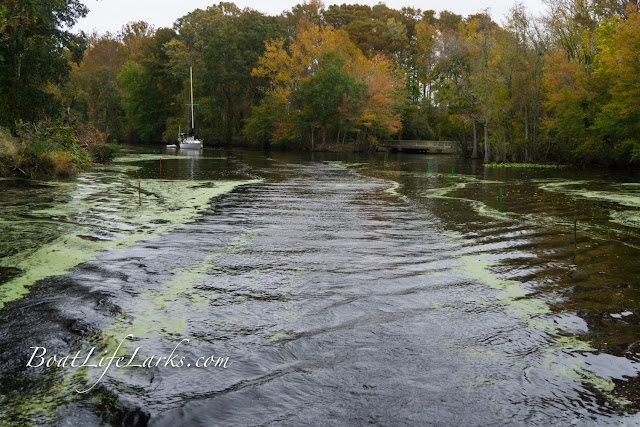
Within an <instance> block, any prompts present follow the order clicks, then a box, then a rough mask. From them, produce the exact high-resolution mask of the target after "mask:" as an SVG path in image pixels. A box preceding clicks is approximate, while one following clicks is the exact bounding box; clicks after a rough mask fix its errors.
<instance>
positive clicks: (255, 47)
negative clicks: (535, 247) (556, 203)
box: [0, 0, 640, 177]
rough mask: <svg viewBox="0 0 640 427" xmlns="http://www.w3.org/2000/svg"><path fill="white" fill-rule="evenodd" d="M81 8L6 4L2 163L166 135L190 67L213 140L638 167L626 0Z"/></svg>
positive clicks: (54, 160)
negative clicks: (154, 12)
mask: <svg viewBox="0 0 640 427" xmlns="http://www.w3.org/2000/svg"><path fill="white" fill-rule="evenodd" d="M25 4H28V6H29V7H24V5H25ZM87 13H88V9H87V7H86V6H85V5H83V4H82V3H81V2H79V1H76V0H73V1H67V2H57V3H50V2H49V3H47V2H45V3H42V2H37V1H35V0H23V1H22V0H21V1H17V0H8V1H7V2H4V3H3V4H2V5H0V88H1V89H2V90H1V91H0V127H2V128H3V129H4V130H3V131H2V133H1V146H0V162H1V163H0V175H5V176H7V175H10V176H16V175H17V176H33V177H35V176H47V175H65V174H70V173H73V171H74V170H77V169H79V168H82V167H84V166H85V165H87V164H89V163H90V162H92V161H104V160H105V159H107V158H108V157H109V156H110V154H109V153H110V152H111V151H112V148H109V144H107V143H106V139H107V138H108V139H109V140H116V141H129V142H153V141H164V142H166V143H173V142H175V139H176V136H177V135H178V133H179V131H183V132H184V131H188V120H187V116H188V114H187V108H186V107H185V105H186V104H187V103H188V94H189V78H188V77H189V72H188V70H189V68H190V67H193V68H194V71H195V72H194V75H195V76H196V77H195V78H194V81H193V86H194V92H195V96H196V99H197V104H198V106H197V109H196V115H197V120H196V122H197V123H199V124H200V127H199V128H197V129H195V130H194V131H195V134H196V135H197V136H198V137H199V138H202V139H203V140H204V141H205V145H206V146H208V147H223V146H224V147H239V148H254V149H278V150H310V151H336V152H341V151H367V150H369V151H376V150H378V149H379V142H378V141H382V140H386V139H405V140H411V139H413V140H416V139H417V140H439V141H440V140H450V141H454V142H455V143H456V144H457V145H458V148H459V150H460V152H461V154H462V155H463V156H465V157H469V158H472V159H482V160H483V162H484V163H485V164H492V163H496V164H499V165H503V164H504V165H506V164H511V166H510V167H518V166H516V165H518V164H529V165H530V164H573V165H599V166H609V167H611V166H616V167H620V166H622V167H637V165H638V164H639V163H640V128H639V125H638V123H640V120H639V119H638V118H639V117H640V104H639V103H638V102H637V99H638V98H639V97H640V80H638V78H637V76H638V75H639V74H640V64H639V63H638V61H637V58H638V57H639V56H640V13H639V6H638V3H637V2H636V1H629V0H589V1H586V2H585V1H582V0H558V1H552V2H548V10H547V12H546V13H545V14H544V15H541V16H532V15H531V14H529V13H528V11H527V10H526V8H525V6H524V4H523V3H518V2H515V3H514V5H513V7H512V9H511V10H510V12H509V14H508V15H507V16H506V17H505V18H504V19H503V21H502V22H500V23H498V22H496V21H494V20H493V18H492V17H491V15H490V14H489V11H488V9H485V10H483V11H481V12H479V13H476V14H472V15H469V16H462V15H458V14H455V13H452V12H449V11H446V10H443V11H434V10H420V9H416V8H412V7H404V8H399V9H393V8H389V7H387V6H386V5H384V4H383V3H380V4H378V5H376V6H367V5H358V4H353V5H347V4H342V5H328V6H325V4H323V3H322V2H320V1H319V0H307V1H304V2H303V3H301V4H298V5H296V6H294V7H293V8H292V9H291V10H289V11H285V12H283V13H282V14H280V15H277V16H269V15H265V14H263V13H260V12H258V11H256V10H253V9H250V8H245V9H240V8H239V7H237V6H236V5H235V4H233V3H229V2H222V3H219V4H217V5H212V6H210V7H208V8H206V9H204V10H203V9H196V10H194V11H192V12H190V13H188V14H186V15H184V16H182V17H179V18H178V19H177V20H176V21H175V23H174V25H173V26H172V27H171V28H154V27H153V26H151V25H149V24H148V23H146V22H144V21H138V22H130V23H128V24H127V25H125V26H124V27H123V28H122V29H121V30H120V31H118V32H116V33H106V34H97V33H94V34H91V35H86V34H84V33H82V32H79V33H74V32H73V31H72V30H71V29H72V28H73V26H74V24H75V23H76V22H77V21H78V19H80V18H82V17H84V16H86V14H87ZM94 139H95V140H94ZM491 167H506V166H491ZM520 167H524V166H520ZM527 167H531V166H527Z"/></svg>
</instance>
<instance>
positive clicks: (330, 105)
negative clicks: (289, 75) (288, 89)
mask: <svg viewBox="0 0 640 427" xmlns="http://www.w3.org/2000/svg"><path fill="white" fill-rule="evenodd" d="M344 64H345V58H344V57H343V56H342V55H340V54H336V53H335V52H326V53H325V54H324V55H323V56H322V59H321V61H320V67H319V70H318V73H317V74H315V75H314V76H312V77H311V78H309V79H307V80H303V81H302V82H301V83H300V87H299V88H298V90H297V91H296V92H295V93H294V100H295V101H296V104H297V108H298V109H299V110H300V113H299V115H298V121H299V122H301V123H302V126H303V127H310V129H311V135H312V138H311V149H313V148H314V138H313V134H314V128H315V127H316V126H317V127H319V128H320V129H321V130H322V143H323V144H324V143H325V142H326V139H327V129H328V128H329V127H330V126H334V127H336V128H341V127H342V126H341V122H342V121H343V116H348V115H345V114H344V113H346V112H347V110H353V109H358V107H357V105H358V104H361V103H362V102H363V101H364V98H365V96H366V90H367V87H366V85H365V84H364V83H362V82H358V81H357V80H356V79H355V78H354V77H353V76H352V75H350V74H349V73H348V72H347V71H346V70H345V69H344Z"/></svg>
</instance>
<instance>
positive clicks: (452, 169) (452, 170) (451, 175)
mask: <svg viewBox="0 0 640 427" xmlns="http://www.w3.org/2000/svg"><path fill="white" fill-rule="evenodd" d="M451 178H453V167H452V168H451Z"/></svg>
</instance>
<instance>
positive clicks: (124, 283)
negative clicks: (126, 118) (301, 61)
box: [0, 148, 640, 426]
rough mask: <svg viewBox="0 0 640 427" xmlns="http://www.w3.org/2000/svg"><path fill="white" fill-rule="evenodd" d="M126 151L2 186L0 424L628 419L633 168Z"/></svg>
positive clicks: (639, 198) (635, 203)
mask: <svg viewBox="0 0 640 427" xmlns="http://www.w3.org/2000/svg"><path fill="white" fill-rule="evenodd" d="M126 154H127V155H125V156H124V157H122V158H120V159H119V160H118V161H117V162H116V163H115V164H114V165H113V166H111V167H108V168H103V169H97V170H93V171H90V172H86V173H83V174H81V175H80V176H78V177H76V178H72V179H68V180H56V181H42V182H22V181H15V180H4V181H0V190H1V192H0V231H1V233H0V256H2V259H0V305H2V308H0V350H1V355H0V424H8V425H12V424H15V425H24V424H41V425H96V424H105V423H106V424H115V425H119V424H123V425H134V424H139V425H144V424H147V423H150V424H152V425H161V426H165V425H166V426H175V425H292V426H298V425H310V424H314V425H317V424H322V425H361V424H380V425H496V424H507V425H525V424H526V425H549V424H554V425H572V424H575V425H637V424H638V423H640V415H639V413H638V412H639V409H640V380H639V379H640V376H639V371H640V327H639V324H640V317H639V316H640V294H639V293H640V283H639V280H638V279H639V278H640V262H639V260H640V183H639V181H638V177H637V176H629V175H623V174H620V175H617V176H616V175H614V176H612V175H611V173H609V172H598V171H572V170H569V169H546V168H545V169H522V168H509V169H506V168H486V167H483V166H482V164H481V163H472V162H470V161H468V160H462V159H457V158H454V157H446V156H440V157H438V156H426V155H409V154H392V155H390V156H389V160H388V162H387V163H386V164H384V162H383V161H382V156H368V155H335V154H325V155H320V154H314V155H311V154H306V155H302V154H288V153H271V154H269V155H265V154H262V153H252V152H222V151H209V150H205V151H204V152H203V154H202V155H200V156H197V157H196V156H188V155H187V156H182V155H176V154H175V153H170V152H166V151H164V150H161V149H142V148H135V149H134V148H129V151H128V152H127V153H126ZM160 158H162V175H160ZM452 167H453V168H454V176H453V178H452V176H451V169H452ZM138 185H140V189H141V194H140V198H139V195H138ZM500 188H502V191H503V197H504V198H503V205H502V212H501V211H500V199H499V191H500ZM574 220H575V221H577V246H578V247H577V249H576V248H574ZM127 337H128V338H127ZM185 339H188V340H189V341H188V342H186V341H184V340H185ZM121 341H124V342H123V344H122V345H121V346H120V349H119V351H118V353H117V354H118V355H119V356H126V359H123V361H121V365H125V364H126V362H125V361H126V360H130V358H131V357H132V355H133V354H134V353H135V356H134V360H133V362H131V363H130V364H131V365H133V364H142V363H143V361H144V360H145V359H147V362H146V363H145V366H141V367H136V366H129V367H124V366H120V367H117V366H116V365H115V363H114V364H112V365H111V366H110V367H109V369H107V370H106V373H105V374H104V376H102V374H103V372H104V371H105V367H104V366H105V365H106V363H107V362H104V364H103V366H102V367H88V366H84V367H80V366H79V365H80V364H81V362H82V360H84V358H85V356H86V355H87V354H88V353H89V352H90V351H91V349H92V348H93V349H94V353H93V354H92V357H91V358H90V361H89V362H88V363H95V364H97V363H98V362H99V360H100V357H102V356H105V354H106V355H107V356H109V355H112V354H114V352H116V350H118V345H119V343H120V342H121ZM32 347H41V348H42V349H37V348H36V349H34V348H32ZM44 348H46V351H47V354H46V355H45V356H44V358H41V357H38V356H34V358H33V359H32V365H37V364H38V363H41V362H44V361H45V360H51V359H49V358H50V357H51V356H53V355H54V354H55V355H56V356H57V359H56V362H57V365H60V366H56V363H53V366H50V367H47V366H45V365H42V366H38V367H33V366H32V367H27V366H26V365H27V362H29V360H30V358H31V357H32V356H33V355H34V352H40V353H36V354H38V355H39V354H42V352H43V351H44ZM136 349H137V353H136ZM172 351H173V355H174V358H173V359H171V362H173V363H174V364H175V365H172V364H171V363H169V361H168V360H167V359H161V361H160V362H159V363H158V362H157V359H158V357H160V356H165V357H168V356H170V355H171V354H172ZM78 352H80V353H78ZM76 354H79V357H78V358H77V359H76V361H75V366H71V358H72V357H73V356H74V355H76ZM67 355H69V357H68V359H67V360H64V361H60V359H62V358H63V357H64V356H67ZM152 356H153V357H154V359H151V361H152V363H151V365H152V366H148V365H149V364H150V359H148V358H150V357H152ZM227 358H228V359H227ZM205 360H208V362H209V363H208V366H207V367H196V366H195V365H196V364H202V363H203V362H204V361H205ZM50 364H51V363H50ZM177 365H181V366H177ZM187 365H191V366H187ZM216 365H217V366H216ZM94 384H95V386H94ZM88 389H89V390H88ZM85 390H88V391H87V392H86V393H79V392H78V391H85Z"/></svg>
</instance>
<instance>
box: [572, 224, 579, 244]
mask: <svg viewBox="0 0 640 427" xmlns="http://www.w3.org/2000/svg"><path fill="white" fill-rule="evenodd" d="M573 247H574V248H576V249H577V248H578V220H577V219H574V220H573Z"/></svg>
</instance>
